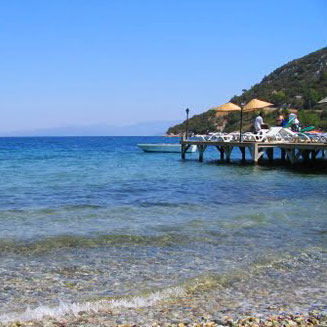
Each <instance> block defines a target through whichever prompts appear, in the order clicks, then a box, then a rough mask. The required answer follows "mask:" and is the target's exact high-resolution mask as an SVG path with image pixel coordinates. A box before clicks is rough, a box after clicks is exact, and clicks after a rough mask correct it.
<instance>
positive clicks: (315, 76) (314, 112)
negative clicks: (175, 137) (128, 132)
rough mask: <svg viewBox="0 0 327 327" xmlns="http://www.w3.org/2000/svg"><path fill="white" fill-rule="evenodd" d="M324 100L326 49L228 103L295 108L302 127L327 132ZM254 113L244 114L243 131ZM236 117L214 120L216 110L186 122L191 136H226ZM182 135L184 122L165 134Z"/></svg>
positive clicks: (295, 62)
mask: <svg viewBox="0 0 327 327" xmlns="http://www.w3.org/2000/svg"><path fill="white" fill-rule="evenodd" d="M326 96H327V47H324V48H322V49H320V50H318V51H315V52H313V53H310V54H308V55H306V56H304V57H302V58H299V59H296V60H293V61H291V62H289V63H287V64H285V65H283V66H281V67H280V68H277V69H276V70H274V71H273V72H272V73H271V74H269V75H268V76H265V77H264V78H263V79H262V81H261V82H260V83H258V84H255V85H254V86H252V87H251V88H250V89H249V90H244V91H243V93H242V94H241V95H239V96H237V95H235V96H233V97H232V98H231V99H230V101H231V102H233V103H235V104H238V105H241V104H244V103H247V102H248V101H250V100H251V99H253V98H258V99H260V100H264V101H268V102H271V103H273V104H274V105H275V106H276V107H281V108H295V109H298V110H299V116H300V118H302V122H303V124H305V125H316V126H319V127H321V128H325V129H326V128H327V117H326V116H327V114H326V111H325V110H323V111H321V109H327V106H326V105H324V106H322V105H319V104H318V101H320V100H321V99H322V98H324V97H326ZM254 115H255V113H247V114H245V117H244V121H245V125H244V127H245V129H249V127H250V125H251V122H252V119H253V117H254ZM273 116H274V114H273V113H270V114H268V115H267V119H266V120H267V122H268V123H269V122H271V123H273V121H274V117H273ZM238 122H239V113H231V114H228V115H226V116H225V117H221V116H217V115H216V111H215V110H212V109H210V110H208V111H206V112H204V113H203V114H200V115H196V116H193V117H192V118H190V120H189V129H190V131H191V132H194V133H198V134H202V133H208V132H213V131H217V130H224V131H226V132H229V131H231V130H235V129H237V125H238ZM184 131H185V122H183V123H182V124H179V125H176V126H173V127H170V128H169V129H168V131H167V133H168V134H169V133H173V134H179V133H182V132H184Z"/></svg>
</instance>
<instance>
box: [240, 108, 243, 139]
mask: <svg viewBox="0 0 327 327" xmlns="http://www.w3.org/2000/svg"><path fill="white" fill-rule="evenodd" d="M242 127H243V106H241V120H240V143H242Z"/></svg>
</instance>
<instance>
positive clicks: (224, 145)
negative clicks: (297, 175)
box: [180, 140, 327, 164]
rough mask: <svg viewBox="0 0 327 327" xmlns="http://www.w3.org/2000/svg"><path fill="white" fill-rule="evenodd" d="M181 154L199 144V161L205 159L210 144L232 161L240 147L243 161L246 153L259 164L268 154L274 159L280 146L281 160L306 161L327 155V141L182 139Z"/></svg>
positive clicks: (225, 158) (223, 157)
mask: <svg viewBox="0 0 327 327" xmlns="http://www.w3.org/2000/svg"><path fill="white" fill-rule="evenodd" d="M180 143H181V145H182V152H181V156H182V159H183V160H184V159H185V155H186V151H187V149H188V148H189V147H190V146H191V145H197V147H198V153H199V161H203V156H204V152H205V150H206V149H207V147H209V146H213V147H215V148H217V150H218V151H219V154H220V159H221V160H225V161H227V162H229V161H230V156H231V153H232V151H233V149H235V148H238V149H239V151H240V152H241V154H242V159H241V160H242V161H245V160H246V159H247V158H246V154H247V153H248V154H249V155H250V160H251V161H252V162H253V163H255V164H258V163H259V161H260V159H261V158H263V157H264V155H266V156H267V158H268V159H269V161H273V159H274V149H277V148H279V149H280V150H281V151H280V153H281V158H280V159H281V160H283V161H289V162H290V163H291V164H294V163H296V162H297V161H298V160H301V159H303V160H304V161H308V160H315V159H316V158H317V156H318V155H319V154H320V155H321V157H325V151H326V150H327V144H326V143H286V142H285V143H280V142H244V141H243V142H238V141H232V142H223V141H199V140H182V141H180Z"/></svg>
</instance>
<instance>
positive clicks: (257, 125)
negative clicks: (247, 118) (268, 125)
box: [254, 112, 264, 133]
mask: <svg viewBox="0 0 327 327" xmlns="http://www.w3.org/2000/svg"><path fill="white" fill-rule="evenodd" d="M262 124H264V122H263V113H262V112H260V113H259V115H258V116H257V118H256V119H255V120H254V131H255V132H256V133H258V132H259V131H260V130H261V125H262Z"/></svg>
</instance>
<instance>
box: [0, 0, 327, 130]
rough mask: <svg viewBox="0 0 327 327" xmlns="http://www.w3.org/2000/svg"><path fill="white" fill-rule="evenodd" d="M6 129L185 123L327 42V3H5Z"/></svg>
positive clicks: (1, 45) (2, 80)
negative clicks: (187, 115) (188, 115)
mask: <svg viewBox="0 0 327 327" xmlns="http://www.w3.org/2000/svg"><path fill="white" fill-rule="evenodd" d="M0 15H1V19H0V59H1V60H0V109H1V119H0V129H1V131H2V132H5V131H12V130H19V129H33V128H47V127H55V126H65V125H87V124H97V123H105V124H113V125H123V124H130V123H137V122H143V121H157V120H175V119H183V118H184V117H185V108H186V107H189V108H190V109H191V114H195V113H200V112H203V111H204V110H206V109H208V108H210V107H212V106H216V105H219V104H221V103H224V102H226V101H228V100H229V99H230V98H231V97H232V96H233V95H234V94H239V93H240V92H241V90H242V89H243V88H249V87H250V86H251V85H253V84H255V83H257V82H259V81H260V80H261V79H262V78H263V76H264V75H267V74H269V73H270V72H271V71H272V70H274V69H275V68H277V67H278V66H280V65H282V64H284V63H286V62H288V61H290V60H292V59H295V58H298V57H301V56H303V55H306V54H308V53H309V52H312V51H315V50H318V49H320V48H322V47H324V46H326V45H327V18H326V17H327V1H325V0H306V1H303V0H284V1H279V0H271V1H270V0H266V1H263V0H260V1H259V0H253V1H251V0H250V1H245V0H229V1H228V0H226V1H222V0H221V1H219V0H197V1H194V0H172V1H160V0H149V1H144V0H134V1H129V0H115V1H114V0H112V1H110V0H92V1H90V0H52V1H44V0H28V1H25V0H20V1H17V0H0Z"/></svg>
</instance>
